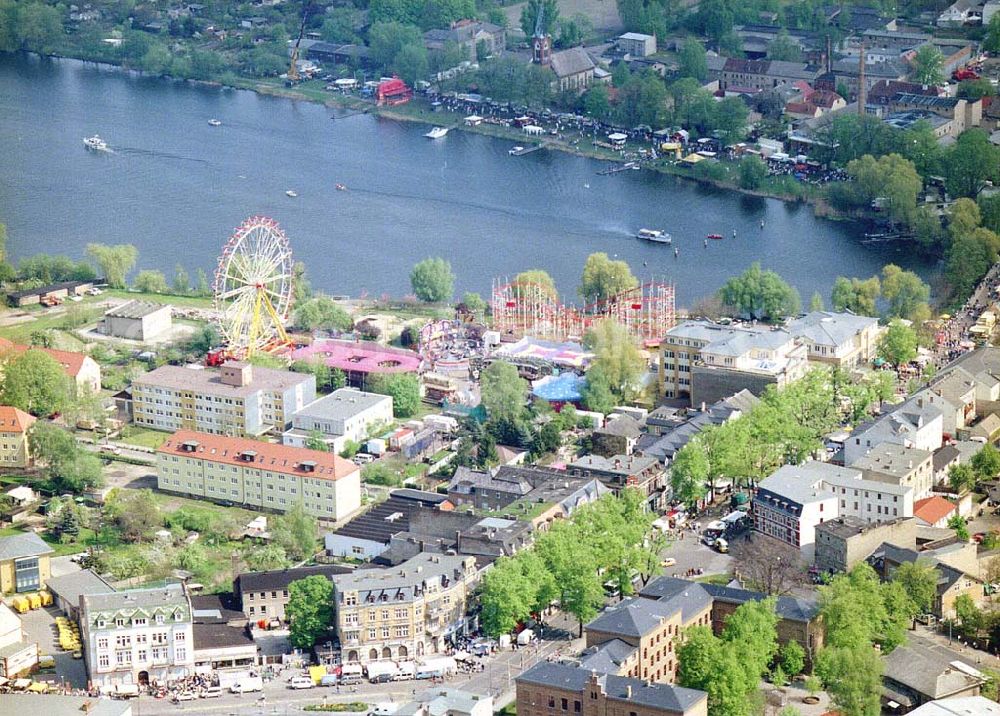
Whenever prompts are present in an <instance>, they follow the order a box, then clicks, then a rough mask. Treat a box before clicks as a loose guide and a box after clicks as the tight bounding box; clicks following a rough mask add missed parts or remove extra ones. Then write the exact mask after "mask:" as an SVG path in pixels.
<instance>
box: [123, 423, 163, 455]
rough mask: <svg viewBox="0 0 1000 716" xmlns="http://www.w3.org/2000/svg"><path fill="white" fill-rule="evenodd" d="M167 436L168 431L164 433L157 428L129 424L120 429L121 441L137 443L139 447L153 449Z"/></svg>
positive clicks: (130, 443)
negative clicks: (149, 428) (151, 428)
mask: <svg viewBox="0 0 1000 716" xmlns="http://www.w3.org/2000/svg"><path fill="white" fill-rule="evenodd" d="M169 437H170V433H164V432H161V431H159V430H144V429H142V428H136V427H134V426H129V427H126V428H125V429H124V430H122V436H121V442H123V443H128V444H129V445H138V446H139V447H145V448H152V449H154V450H155V449H156V448H158V447H160V445H162V444H163V443H164V442H165V441H166V439H167V438H169Z"/></svg>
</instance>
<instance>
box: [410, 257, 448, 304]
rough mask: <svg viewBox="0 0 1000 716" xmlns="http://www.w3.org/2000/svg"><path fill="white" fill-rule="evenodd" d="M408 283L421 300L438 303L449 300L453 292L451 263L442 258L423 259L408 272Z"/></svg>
mask: <svg viewBox="0 0 1000 716" xmlns="http://www.w3.org/2000/svg"><path fill="white" fill-rule="evenodd" d="M410 285H411V286H412V287H413V293H414V294H416V296H417V298H419V299H420V300H421V301H427V302H428V303H440V302H442V301H449V300H451V298H452V296H453V295H454V293H455V276H454V274H453V273H452V272H451V264H450V263H449V262H447V261H445V260H444V259H442V258H430V259H424V260H423V261H421V262H419V263H418V264H416V265H415V266H414V267H413V270H412V271H411V272H410Z"/></svg>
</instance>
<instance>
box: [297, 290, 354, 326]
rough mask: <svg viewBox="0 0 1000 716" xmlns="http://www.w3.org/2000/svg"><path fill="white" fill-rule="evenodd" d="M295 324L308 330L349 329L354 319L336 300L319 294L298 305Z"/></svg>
mask: <svg viewBox="0 0 1000 716" xmlns="http://www.w3.org/2000/svg"><path fill="white" fill-rule="evenodd" d="M295 325H296V326H298V327H299V328H303V329H305V330H307V331H315V330H317V329H318V330H324V331H349V330H351V328H352V327H353V326H354V321H353V319H351V316H350V315H349V314H348V313H347V311H345V310H344V309H343V308H341V307H340V306H339V305H338V304H337V302H336V301H334V300H333V299H332V298H330V297H329V296H324V295H322V294H318V295H316V296H313V297H312V298H310V299H308V300H306V301H304V302H302V303H301V304H297V305H296V307H295Z"/></svg>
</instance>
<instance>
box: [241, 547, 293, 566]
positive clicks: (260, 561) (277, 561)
mask: <svg viewBox="0 0 1000 716" xmlns="http://www.w3.org/2000/svg"><path fill="white" fill-rule="evenodd" d="M242 558H243V562H244V563H245V564H246V566H247V568H248V569H250V570H251V571H254V572H264V571H267V570H270V569H281V568H283V567H287V566H288V556H287V555H286V554H285V550H284V549H283V548H282V547H280V546H279V545H276V544H265V545H258V544H254V545H249V546H248V547H247V548H246V549H245V550H244V551H243V555H242Z"/></svg>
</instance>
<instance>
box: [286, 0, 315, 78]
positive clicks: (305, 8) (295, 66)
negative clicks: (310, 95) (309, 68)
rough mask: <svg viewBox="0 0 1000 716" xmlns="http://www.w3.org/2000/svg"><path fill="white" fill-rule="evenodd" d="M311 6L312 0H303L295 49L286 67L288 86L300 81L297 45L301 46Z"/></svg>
mask: <svg viewBox="0 0 1000 716" xmlns="http://www.w3.org/2000/svg"><path fill="white" fill-rule="evenodd" d="M311 5H312V0H305V2H303V3H302V22H300V23H299V36H298V37H297V38H296V39H295V47H294V48H292V63H291V65H289V67H288V82H287V83H286V84H288V85H289V86H291V85H293V84H298V83H299V82H301V81H302V76H301V75H300V74H299V45H300V44H302V36H303V35H304V34H305V32H306V20H308V19H309V8H310V6H311Z"/></svg>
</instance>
